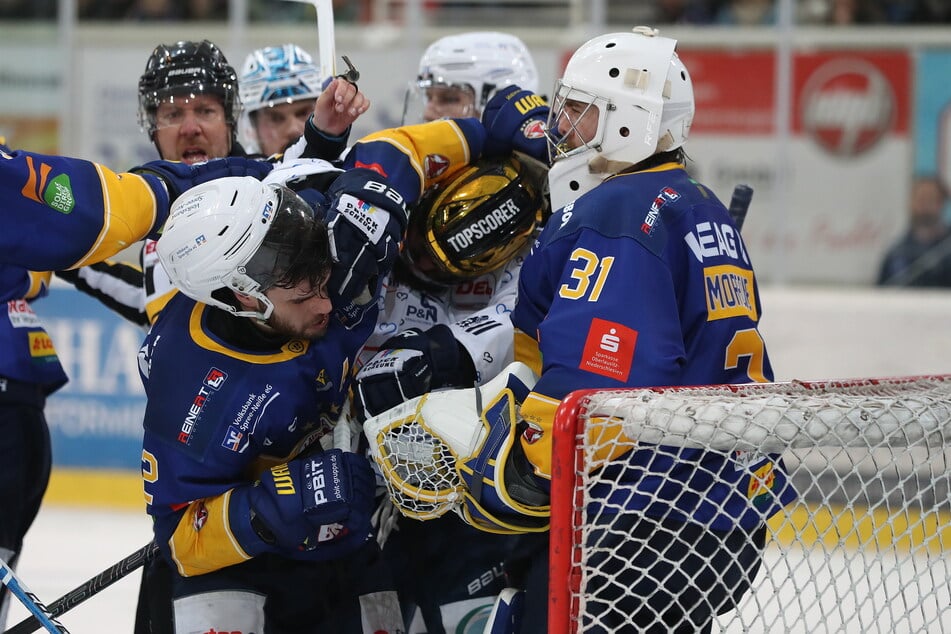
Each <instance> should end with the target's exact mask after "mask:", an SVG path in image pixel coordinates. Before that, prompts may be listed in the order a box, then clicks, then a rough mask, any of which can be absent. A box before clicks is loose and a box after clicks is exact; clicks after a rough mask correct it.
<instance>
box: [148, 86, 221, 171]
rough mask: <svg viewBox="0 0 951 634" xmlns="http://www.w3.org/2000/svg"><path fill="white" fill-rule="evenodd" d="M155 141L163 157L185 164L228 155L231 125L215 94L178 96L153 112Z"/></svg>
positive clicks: (163, 103) (160, 105)
mask: <svg viewBox="0 0 951 634" xmlns="http://www.w3.org/2000/svg"><path fill="white" fill-rule="evenodd" d="M155 125H156V130H155V144H156V146H157V147H158V150H159V154H161V155H162V158H163V159H165V160H167V161H182V162H183V163H188V164H189V165H191V164H193V163H201V162H204V161H207V160H210V159H213V158H221V157H224V156H228V152H230V151H231V128H230V127H229V126H228V123H227V120H226V117H225V109H224V106H223V105H222V103H221V99H220V98H219V97H217V96H215V95H188V96H179V97H175V98H173V99H169V100H166V101H163V102H162V103H160V104H159V107H158V109H157V110H156V112H155Z"/></svg>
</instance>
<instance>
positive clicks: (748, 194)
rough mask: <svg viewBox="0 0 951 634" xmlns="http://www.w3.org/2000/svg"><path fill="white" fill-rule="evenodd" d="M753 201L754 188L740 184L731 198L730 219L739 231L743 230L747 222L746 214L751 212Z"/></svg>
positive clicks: (734, 189)
mask: <svg viewBox="0 0 951 634" xmlns="http://www.w3.org/2000/svg"><path fill="white" fill-rule="evenodd" d="M752 199H753V188H752V187H750V186H749V185H745V184H742V183H741V184H739V185H737V186H736V187H734V188H733V196H732V197H731V198H730V207H729V209H730V218H733V222H734V223H735V224H736V228H737V229H742V228H743V223H744V222H745V221H746V212H748V211H749V210H750V201H751V200H752Z"/></svg>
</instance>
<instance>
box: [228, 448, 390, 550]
mask: <svg viewBox="0 0 951 634" xmlns="http://www.w3.org/2000/svg"><path fill="white" fill-rule="evenodd" d="M375 491H376V485H375V483H374V476H373V470H372V469H371V467H370V464H369V463H368V462H367V460H366V458H364V457H363V456H360V455H358V454H354V453H349V452H343V451H340V450H339V449H331V450H328V451H325V452H322V453H316V454H313V455H308V456H306V457H301V458H296V459H294V460H291V461H289V462H287V463H285V464H280V465H277V466H276V467H272V468H271V469H268V470H267V471H265V472H264V473H262V474H261V479H260V480H258V481H257V482H255V483H254V485H253V486H245V487H238V488H236V489H234V490H233V492H232V494H231V500H230V503H229V516H230V517H231V530H232V532H233V533H234V536H235V538H236V539H237V540H238V543H239V544H240V545H241V547H242V548H243V549H244V550H245V552H246V553H248V555H250V556H252V557H254V556H257V555H260V554H262V553H275V554H279V555H281V556H284V557H289V558H293V559H306V560H311V561H324V560H328V559H337V558H339V557H342V556H344V555H347V554H349V553H351V552H353V551H355V550H357V549H358V548H359V547H360V546H362V545H363V544H364V543H365V542H366V541H367V539H368V538H369V536H370V516H371V515H372V514H373V510H374V507H375V500H374V498H375Z"/></svg>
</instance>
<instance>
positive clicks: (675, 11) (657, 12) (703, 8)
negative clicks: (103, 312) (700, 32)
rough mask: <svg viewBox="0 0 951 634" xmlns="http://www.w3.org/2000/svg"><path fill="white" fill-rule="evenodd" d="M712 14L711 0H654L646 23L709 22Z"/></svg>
mask: <svg viewBox="0 0 951 634" xmlns="http://www.w3.org/2000/svg"><path fill="white" fill-rule="evenodd" d="M713 14H714V11H713V3H712V1H711V0H655V2H654V3H653V17H651V18H650V19H649V20H647V21H646V24H709V23H710V22H712V21H713Z"/></svg>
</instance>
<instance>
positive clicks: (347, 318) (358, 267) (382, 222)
mask: <svg viewBox="0 0 951 634" xmlns="http://www.w3.org/2000/svg"><path fill="white" fill-rule="evenodd" d="M327 198H328V199H329V200H330V204H329V206H328V209H327V227H328V228H329V231H330V246H331V249H332V253H333V256H334V265H333V268H332V269H331V271H330V283H329V285H328V288H329V290H330V299H331V301H333V303H334V307H335V308H337V309H338V315H341V317H342V319H343V321H344V323H345V324H346V325H348V326H350V325H351V324H353V323H355V322H359V321H360V320H361V319H362V317H363V313H364V309H365V308H366V307H367V306H370V305H372V304H373V302H374V300H375V299H376V295H377V292H378V290H379V286H380V284H381V283H382V278H383V276H385V275H386V274H387V273H389V271H390V268H392V266H393V261H394V260H395V259H396V255H397V254H398V253H399V248H400V241H401V240H402V239H403V232H404V231H405V230H406V223H407V220H408V215H407V211H406V203H405V201H404V200H403V196H402V195H400V193H399V192H397V191H396V190H395V189H393V188H392V187H390V186H389V184H388V183H387V182H386V179H385V178H383V177H382V176H380V174H378V173H377V172H374V171H373V170H369V169H364V168H354V169H350V170H347V171H346V172H344V173H342V174H341V175H340V176H338V177H337V179H336V180H335V181H334V182H333V184H332V185H331V186H330V188H329V189H328V190H327Z"/></svg>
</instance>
